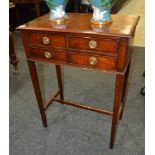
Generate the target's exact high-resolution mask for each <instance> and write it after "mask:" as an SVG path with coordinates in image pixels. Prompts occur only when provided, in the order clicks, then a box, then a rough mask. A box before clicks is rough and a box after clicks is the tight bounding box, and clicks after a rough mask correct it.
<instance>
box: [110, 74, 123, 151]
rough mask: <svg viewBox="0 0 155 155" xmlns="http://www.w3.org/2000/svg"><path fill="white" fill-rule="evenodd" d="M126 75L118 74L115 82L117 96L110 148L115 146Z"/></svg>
mask: <svg viewBox="0 0 155 155" xmlns="http://www.w3.org/2000/svg"><path fill="white" fill-rule="evenodd" d="M123 81H124V75H119V74H116V84H115V96H114V106H113V116H112V127H111V139H110V148H111V149H112V148H113V145H114V141H115V136H116V131H117V125H118V121H119V118H118V117H119V109H120V103H121V97H122V89H123Z"/></svg>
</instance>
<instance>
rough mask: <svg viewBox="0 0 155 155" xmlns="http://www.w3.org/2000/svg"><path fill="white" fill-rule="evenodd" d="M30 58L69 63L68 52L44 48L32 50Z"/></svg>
mask: <svg viewBox="0 0 155 155" xmlns="http://www.w3.org/2000/svg"><path fill="white" fill-rule="evenodd" d="M29 54H30V57H31V58H37V59H43V60H49V61H51V60H52V61H53V60H54V61H60V62H67V52H66V51H64V50H51V49H43V48H30V53H29Z"/></svg>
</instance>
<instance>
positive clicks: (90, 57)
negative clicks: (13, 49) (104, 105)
mask: <svg viewBox="0 0 155 155" xmlns="http://www.w3.org/2000/svg"><path fill="white" fill-rule="evenodd" d="M48 16H49V14H46V15H43V16H41V17H39V18H36V19H34V20H32V21H30V22H28V23H26V24H23V25H21V26H19V27H18V29H19V30H20V31H21V36H22V41H23V44H24V49H25V53H26V58H27V62H28V67H29V71H30V75H31V79H32V83H33V87H34V91H35V95H36V99H37V103H38V107H39V110H40V114H41V118H42V122H43V126H44V127H47V118H46V110H47V109H48V107H49V105H51V103H53V101H57V102H59V103H62V104H66V105H71V106H75V107H78V108H83V109H87V110H90V111H95V112H99V113H103V114H106V115H109V116H112V127H111V138H110V148H113V146H114V141H115V137H116V130H117V126H118V124H119V120H120V119H121V118H122V114H123V109H124V105H125V97H126V92H127V85H128V75H129V69H130V62H131V56H132V50H133V47H132V45H133V38H134V32H135V29H136V25H137V23H138V21H139V18H140V17H138V16H129V15H111V17H112V20H113V22H112V23H111V24H109V25H104V26H103V27H98V28H97V27H94V26H92V25H91V23H90V19H91V17H92V14H87V13H68V14H67V16H68V20H67V21H66V23H64V24H60V25H53V24H51V23H50V22H49V21H48ZM37 61H41V62H45V63H51V64H55V67H56V74H57V80H58V88H59V89H58V91H57V93H56V94H55V95H54V96H53V97H52V98H51V99H50V100H49V102H48V103H46V104H44V103H43V100H42V94H41V90H40V85H39V80H38V75H37V70H36V66H35V62H37ZM61 65H67V66H75V67H81V68H89V69H95V70H99V71H104V72H107V73H108V72H109V73H113V74H115V76H116V82H115V91H114V104H113V111H109V110H105V109H100V108H96V107H89V106H86V105H83V104H78V103H73V102H71V101H67V100H65V99H64V98H65V97H64V95H63V82H62V75H61Z"/></svg>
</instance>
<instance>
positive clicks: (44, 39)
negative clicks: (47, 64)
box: [43, 37, 50, 45]
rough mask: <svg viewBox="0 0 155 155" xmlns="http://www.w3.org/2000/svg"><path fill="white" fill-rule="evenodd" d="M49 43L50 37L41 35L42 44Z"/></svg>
mask: <svg viewBox="0 0 155 155" xmlns="http://www.w3.org/2000/svg"><path fill="white" fill-rule="evenodd" d="M49 43H50V39H49V38H48V37H43V44H44V45H48V44H49Z"/></svg>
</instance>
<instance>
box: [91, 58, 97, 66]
mask: <svg viewBox="0 0 155 155" xmlns="http://www.w3.org/2000/svg"><path fill="white" fill-rule="evenodd" d="M89 64H90V65H96V64H97V59H96V58H95V57H90V58H89Z"/></svg>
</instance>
